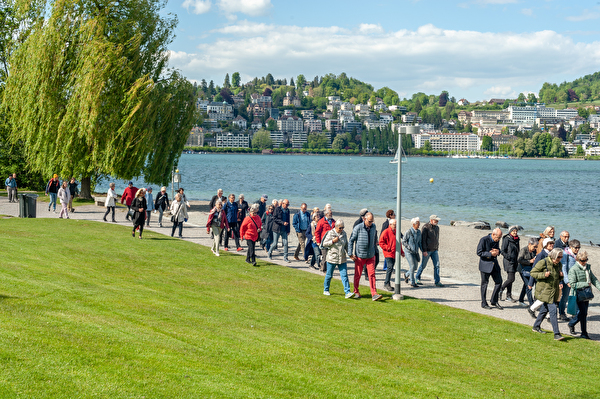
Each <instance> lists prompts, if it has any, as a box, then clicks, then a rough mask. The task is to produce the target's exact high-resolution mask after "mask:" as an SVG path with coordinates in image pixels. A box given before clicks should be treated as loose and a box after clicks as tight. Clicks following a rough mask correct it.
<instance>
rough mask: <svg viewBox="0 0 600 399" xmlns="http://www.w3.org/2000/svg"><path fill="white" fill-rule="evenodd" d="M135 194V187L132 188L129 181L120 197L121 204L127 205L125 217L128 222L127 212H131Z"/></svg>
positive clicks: (136, 190) (136, 191)
mask: <svg viewBox="0 0 600 399" xmlns="http://www.w3.org/2000/svg"><path fill="white" fill-rule="evenodd" d="M137 193H138V189H137V187H134V186H133V182H132V181H130V182H129V184H127V187H125V190H123V195H121V204H123V203H125V205H127V216H126V217H125V219H127V220H130V216H129V211H130V210H131V203H132V202H133V200H134V199H135V198H136V195H137Z"/></svg>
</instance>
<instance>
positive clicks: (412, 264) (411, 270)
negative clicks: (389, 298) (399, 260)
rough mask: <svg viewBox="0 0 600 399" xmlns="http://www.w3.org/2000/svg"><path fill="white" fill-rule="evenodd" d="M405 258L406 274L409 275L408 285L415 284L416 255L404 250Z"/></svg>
mask: <svg viewBox="0 0 600 399" xmlns="http://www.w3.org/2000/svg"><path fill="white" fill-rule="evenodd" d="M406 260H407V261H408V275H409V276H410V285H415V284H416V282H415V269H416V268H417V263H418V261H417V255H413V254H409V253H408V252H406Z"/></svg>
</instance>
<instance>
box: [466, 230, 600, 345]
mask: <svg viewBox="0 0 600 399" xmlns="http://www.w3.org/2000/svg"><path fill="white" fill-rule="evenodd" d="M518 232H519V226H510V227H509V228H508V232H507V234H505V235H504V236H503V233H502V230H501V229H500V228H496V229H494V230H493V231H492V232H491V234H489V235H486V236H485V237H482V238H481V240H480V241H479V244H478V246H477V255H478V256H479V271H480V273H481V307H482V308H484V309H491V308H492V307H494V308H497V309H500V310H502V309H503V307H502V305H500V303H499V301H501V300H502V297H503V293H504V291H505V290H506V297H505V301H510V302H518V303H519V305H521V306H523V307H527V311H528V312H529V314H530V315H531V316H532V317H533V318H534V319H535V322H534V323H533V331H534V332H537V333H542V334H544V333H546V332H545V331H544V330H542V329H541V324H542V322H543V321H544V319H545V318H549V319H550V324H551V325H552V331H553V333H554V339H555V340H557V341H562V340H563V339H564V337H563V336H562V335H561V333H560V330H559V327H558V322H559V320H560V321H564V322H568V327H569V333H570V334H571V335H573V336H576V335H578V334H577V332H576V331H575V326H576V325H577V324H579V325H580V326H581V334H580V335H579V336H580V337H581V338H585V339H590V337H589V335H588V332H587V311H588V306H589V300H590V299H591V298H593V294H592V292H591V287H592V285H594V286H596V288H597V289H600V282H599V281H598V279H597V278H596V276H594V273H592V271H591V269H590V265H589V264H588V263H587V261H588V254H587V251H585V250H583V249H581V243H580V242H579V241H578V240H575V239H573V240H570V234H569V232H568V231H563V232H562V233H561V234H560V237H559V238H558V239H556V240H555V239H554V232H555V230H554V227H553V226H548V227H547V228H546V229H545V230H544V232H542V233H541V234H540V238H539V239H538V238H535V237H532V238H530V239H529V240H528V242H527V245H525V246H523V247H520V238H519V235H518ZM501 239H502V243H501V245H500V240H501ZM500 254H501V255H502V257H503V267H504V270H505V271H506V273H507V279H506V280H505V281H504V283H503V282H502V273H501V270H500V265H499V263H498V256H499V255H500ZM517 273H518V274H519V275H520V276H521V279H522V280H523V286H522V288H521V291H520V294H519V298H518V300H515V299H513V296H512V285H513V283H514V281H515V276H516V274H517ZM490 277H491V278H492V280H493V281H494V290H493V291H492V296H491V301H490V304H491V306H490V304H488V302H487V286H488V282H489V279H490ZM534 287H535V291H534V290H533V289H534ZM525 296H527V301H528V303H529V304H528V305H527V304H525V302H524V300H525ZM567 305H568V306H569V307H571V308H572V309H571V310H570V312H569V313H570V314H572V315H573V316H574V317H573V318H569V317H568V316H567V314H566V313H567V310H568V307H567ZM536 311H538V313H537V315H536V313H535V312H536Z"/></svg>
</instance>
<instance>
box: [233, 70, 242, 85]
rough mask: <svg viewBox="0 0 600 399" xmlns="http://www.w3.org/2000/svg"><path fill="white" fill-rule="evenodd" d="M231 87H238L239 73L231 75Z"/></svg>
mask: <svg viewBox="0 0 600 399" xmlns="http://www.w3.org/2000/svg"><path fill="white" fill-rule="evenodd" d="M231 85H232V86H233V87H240V73H239V72H234V73H233V75H231Z"/></svg>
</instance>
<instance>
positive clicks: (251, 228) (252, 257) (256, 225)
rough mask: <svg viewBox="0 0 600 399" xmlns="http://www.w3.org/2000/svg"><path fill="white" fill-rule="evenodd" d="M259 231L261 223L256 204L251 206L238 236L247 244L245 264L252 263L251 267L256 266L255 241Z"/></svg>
mask: <svg viewBox="0 0 600 399" xmlns="http://www.w3.org/2000/svg"><path fill="white" fill-rule="evenodd" d="M261 230H262V223H261V220H260V216H258V204H252V206H251V207H250V214H249V215H248V216H246V218H245V219H244V221H243V222H242V226H241V227H240V235H241V237H242V238H243V239H245V240H246V244H248V252H247V253H246V263H252V266H258V265H257V264H256V241H257V240H258V235H259V233H260V231H261Z"/></svg>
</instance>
